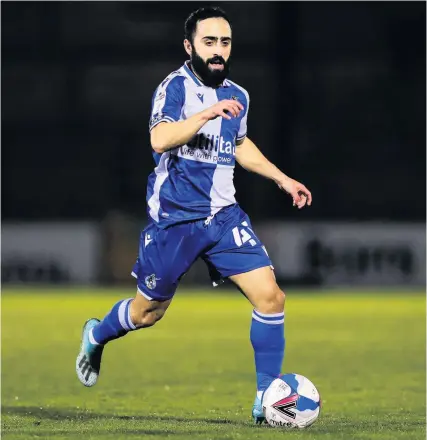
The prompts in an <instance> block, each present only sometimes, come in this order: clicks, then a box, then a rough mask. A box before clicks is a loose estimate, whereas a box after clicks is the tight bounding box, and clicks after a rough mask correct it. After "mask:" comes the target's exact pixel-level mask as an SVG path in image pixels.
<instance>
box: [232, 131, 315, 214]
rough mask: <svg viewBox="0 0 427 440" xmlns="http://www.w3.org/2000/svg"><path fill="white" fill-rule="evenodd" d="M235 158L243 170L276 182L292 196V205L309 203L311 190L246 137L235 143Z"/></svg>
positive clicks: (299, 206)
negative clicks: (278, 165)
mask: <svg viewBox="0 0 427 440" xmlns="http://www.w3.org/2000/svg"><path fill="white" fill-rule="evenodd" d="M236 160H237V162H238V163H239V164H240V165H241V166H242V167H243V168H244V169H245V170H247V171H252V172H253V173H257V174H259V175H261V176H263V177H266V178H267V179H271V180H273V181H274V182H276V184H277V185H278V186H279V188H280V189H282V190H283V191H286V192H287V193H288V194H290V195H291V196H292V198H293V201H294V206H298V208H300V209H301V208H303V207H304V206H305V204H307V205H308V206H310V205H311V201H312V197H311V192H310V191H309V190H308V189H307V188H306V187H305V186H304V185H303V184H302V183H300V182H297V181H296V180H294V179H291V178H290V177H289V176H287V175H286V174H284V173H283V172H282V171H280V170H279V169H278V168H277V167H276V166H275V165H274V164H273V163H271V162H270V161H269V160H268V159H267V158H266V157H265V156H264V155H263V154H262V153H261V151H260V150H259V149H258V147H257V146H256V145H255V144H254V143H253V142H252V141H251V140H250V139H249V138H248V137H245V138H244V139H242V140H241V141H240V142H238V143H237V145H236Z"/></svg>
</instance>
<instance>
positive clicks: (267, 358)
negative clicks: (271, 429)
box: [251, 310, 285, 398]
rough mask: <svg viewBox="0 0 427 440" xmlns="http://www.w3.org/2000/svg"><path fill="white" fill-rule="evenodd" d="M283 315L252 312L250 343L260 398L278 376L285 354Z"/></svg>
mask: <svg viewBox="0 0 427 440" xmlns="http://www.w3.org/2000/svg"><path fill="white" fill-rule="evenodd" d="M284 323H285V314H284V313H271V314H265V313H260V312H258V311H256V310H254V311H253V312H252V325H251V343H252V347H253V349H254V354H255V369H256V376H257V395H258V397H259V398H261V395H262V392H263V391H265V390H266V389H267V388H268V386H269V385H270V383H271V382H272V381H273V380H274V379H275V378H276V377H278V376H279V375H280V370H281V368H282V363H283V357H284V353H285V324H284Z"/></svg>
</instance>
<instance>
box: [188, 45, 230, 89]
mask: <svg viewBox="0 0 427 440" xmlns="http://www.w3.org/2000/svg"><path fill="white" fill-rule="evenodd" d="M218 61H219V62H221V63H222V65H223V66H224V68H223V69H222V70H211V69H210V68H209V63H213V62H218ZM191 66H192V67H193V69H194V70H195V72H196V73H197V75H198V76H199V77H200V78H201V80H202V82H203V84H205V85H206V86H208V87H214V88H215V87H218V86H219V85H221V84H222V82H223V81H224V80H225V78H227V76H228V75H229V73H230V59H228V60H227V61H225V60H224V58H222V57H221V56H216V57H213V58H208V59H207V60H206V61H204V60H203V58H201V57H200V56H199V55H198V54H197V52H196V51H195V49H194V47H193V52H192V53H191Z"/></svg>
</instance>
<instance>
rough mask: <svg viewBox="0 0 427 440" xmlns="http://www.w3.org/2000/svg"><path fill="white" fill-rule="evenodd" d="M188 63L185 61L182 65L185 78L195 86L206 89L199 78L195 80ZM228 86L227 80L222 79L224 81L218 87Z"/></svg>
mask: <svg viewBox="0 0 427 440" xmlns="http://www.w3.org/2000/svg"><path fill="white" fill-rule="evenodd" d="M189 63H190V61H186V62H185V63H184V65H183V66H182V67H183V69H184V72H185V73H186V74H187V76H188V77H189V78H190V79H192V80H193V81H194V82H195V83H196V85H197V86H199V87H207V86H205V85H204V84H203V83H202V82H201V81H200V80H199V78H197V76H196V75H194V73H193V71H192V70H191V69H190V67H189ZM229 86H230V82H229V81H228V80H227V79H224V81H223V82H222V84H221V85H220V87H229Z"/></svg>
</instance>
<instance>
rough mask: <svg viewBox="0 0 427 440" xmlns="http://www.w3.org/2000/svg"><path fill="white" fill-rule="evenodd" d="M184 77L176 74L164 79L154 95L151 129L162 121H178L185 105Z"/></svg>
mask: <svg viewBox="0 0 427 440" xmlns="http://www.w3.org/2000/svg"><path fill="white" fill-rule="evenodd" d="M184 79H185V78H184V77H182V76H176V77H174V78H172V79H170V80H168V79H166V80H165V81H163V82H162V83H161V84H160V85H159V87H157V89H156V91H155V92H154V95H153V100H152V105H151V116H150V123H149V129H150V131H151V130H152V129H153V128H154V127H155V126H156V125H157V124H160V123H161V122H177V121H179V119H180V117H181V110H182V107H183V106H184V97H185V93H184Z"/></svg>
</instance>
